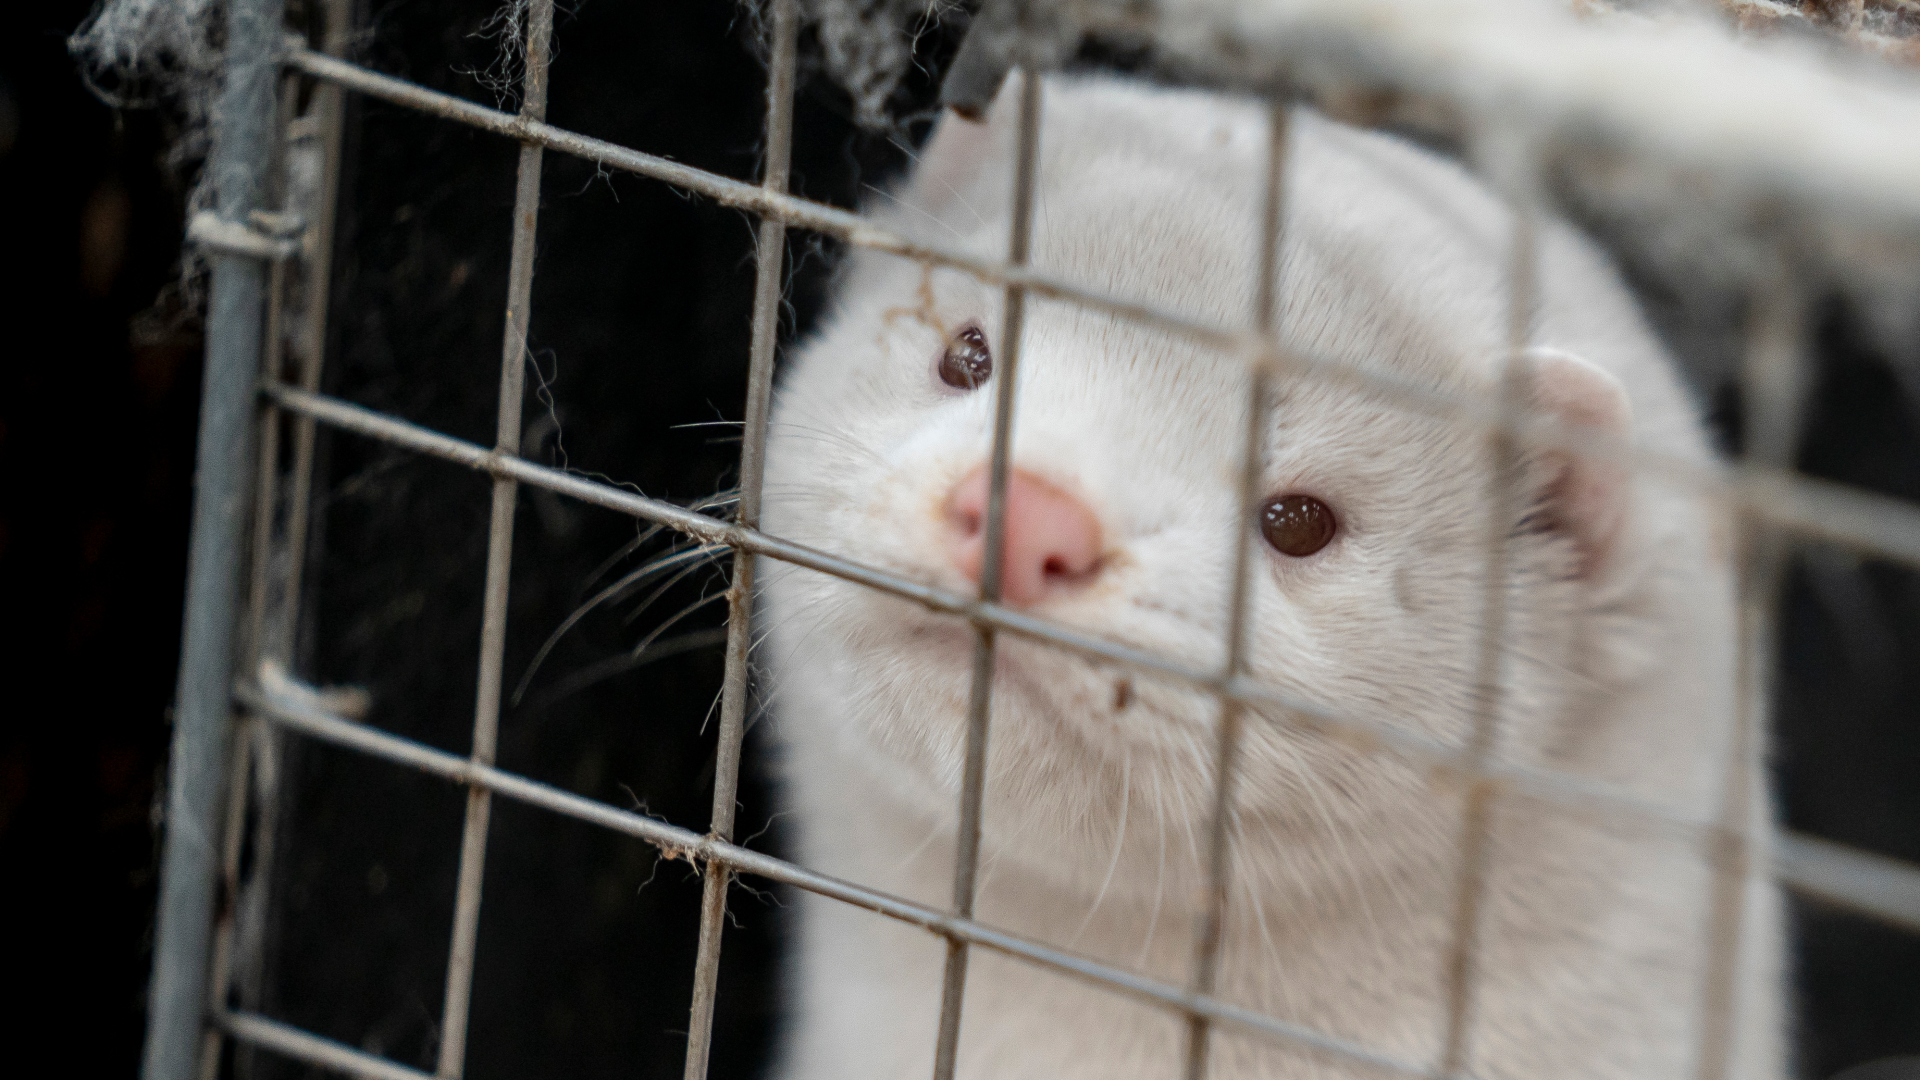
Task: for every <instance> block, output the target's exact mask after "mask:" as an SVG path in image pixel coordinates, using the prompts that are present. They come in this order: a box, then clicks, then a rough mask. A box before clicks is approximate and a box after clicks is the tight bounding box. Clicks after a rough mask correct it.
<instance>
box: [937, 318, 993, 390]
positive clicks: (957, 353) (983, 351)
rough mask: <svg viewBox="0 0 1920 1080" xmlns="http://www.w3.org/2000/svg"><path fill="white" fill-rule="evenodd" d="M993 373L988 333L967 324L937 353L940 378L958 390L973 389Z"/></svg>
mask: <svg viewBox="0 0 1920 1080" xmlns="http://www.w3.org/2000/svg"><path fill="white" fill-rule="evenodd" d="M992 375H993V353H992V352H991V351H990V350H989V349H988V348H987V335H985V334H983V333H981V332H980V328H979V327H977V326H969V327H966V328H965V329H963V330H961V331H960V332H959V333H957V334H955V335H953V337H952V338H950V339H948V341H947V351H946V352H945V353H943V354H942V355H941V357H940V381H941V382H943V383H946V384H947V385H948V386H951V387H954V388H956V389H959V390H972V389H973V388H975V387H977V386H979V385H980V384H981V383H983V382H986V381H987V379H988V378H989V377H991V376H992Z"/></svg>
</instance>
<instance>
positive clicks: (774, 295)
mask: <svg viewBox="0 0 1920 1080" xmlns="http://www.w3.org/2000/svg"><path fill="white" fill-rule="evenodd" d="M795 3H796V0H773V5H772V7H773V26H772V35H773V42H772V45H773V48H772V56H771V58H770V67H769V71H768V73H767V74H768V77H767V146H766V165H765V174H764V176H763V177H762V179H761V182H760V186H761V188H762V189H764V190H766V191H767V192H769V193H772V194H775V195H784V194H785V193H786V190H787V173H788V168H789V165H790V164H791V159H792V156H793V75H794V52H795V42H796V41H797V40H798V37H799V32H800V30H799V25H800V15H799V12H798V11H797V10H796V9H795ZM786 253H787V226H786V223H785V222H783V221H780V220H778V219H776V218H762V219H761V221H760V236H759V249H758V251H757V252H756V253H755V267H754V283H753V331H752V333H753V340H752V354H751V356H750V358H749V360H748V370H747V412H746V418H745V423H744V430H743V432H742V437H741V442H740V502H739V509H738V511H737V513H736V518H735V520H737V521H738V522H739V523H740V524H741V526H743V527H745V528H749V529H758V528H759V527H760V496H761V488H762V481H763V479H764V477H765V475H766V451H767V407H768V402H769V400H770V399H771V397H772V393H773V359H774V349H775V346H776V345H777V344H778V341H779V336H780V297H781V294H782V290H783V288H784V286H785V283H786V276H785V275H786ZM753 570H754V556H753V554H752V553H751V552H749V551H747V550H746V549H744V548H735V549H734V552H733V584H732V586H731V587H730V588H729V590H728V592H727V654H726V655H727V659H726V673H725V675H724V676H723V679H724V681H723V683H722V686H721V691H720V745H719V749H718V751H717V756H716V758H715V764H714V776H713V818H712V824H711V826H710V831H709V834H710V835H711V836H713V837H714V838H715V839H717V840H726V841H731V840H732V839H733V823H734V812H735V810H736V809H737V804H738V801H739V791H740V747H741V741H742V740H743V739H744V738H745V737H746V717H747V697H748V694H749V687H748V685H747V649H748V647H749V645H750V644H751V643H752V640H753V630H752V615H753ZM731 873H732V871H731V868H730V867H728V866H727V865H726V864H725V863H718V862H712V861H709V862H708V863H707V864H706V867H705V874H706V880H705V881H704V882H703V884H702V892H701V898H700V942H699V949H698V953H697V955H696V956H695V958H694V972H693V1006H692V1009H693V1016H692V1023H691V1025H690V1026H689V1028H688V1030H687V1061H686V1073H685V1076H686V1080H705V1077H706V1075H707V1055H708V1052H709V1050H710V1049H711V1047H712V1043H713V1005H714V998H715V996H716V994H717V993H718V991H719V985H720V936H721V933H722V932H723V931H724V929H725V925H724V924H725V920H726V914H727V883H728V881H729V880H730V878H731Z"/></svg>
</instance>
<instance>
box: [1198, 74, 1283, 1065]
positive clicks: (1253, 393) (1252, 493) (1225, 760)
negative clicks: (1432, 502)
mask: <svg viewBox="0 0 1920 1080" xmlns="http://www.w3.org/2000/svg"><path fill="white" fill-rule="evenodd" d="M1288 115H1289V114H1288V112H1287V107H1286V105H1285V103H1283V102H1274V103H1273V104H1272V105H1270V106H1269V113H1268V126H1267V175H1266V182H1265V184H1264V185H1263V191H1262V196H1261V205H1260V215H1261V217H1260V252H1259V257H1260V263H1259V267H1258V271H1257V278H1256V281H1257V284H1256V286H1255V289H1254V303H1253V324H1254V327H1255V329H1256V330H1258V331H1259V332H1260V334H1261V339H1260V351H1259V353H1258V354H1257V355H1256V356H1254V357H1253V363H1252V364H1251V365H1250V366H1249V371H1248V382H1247V431H1246V447H1245V452H1244V454H1243V456H1242V459H1241V466H1240V490H1239V492H1238V496H1237V505H1236V506H1235V507H1234V511H1235V513H1234V519H1233V526H1232V528H1233V533H1232V535H1233V570H1232V575H1231V583H1230V585H1229V588H1228V599H1227V636H1226V654H1227V655H1226V663H1225V665H1224V668H1223V671H1222V674H1223V676H1224V677H1225V679H1226V680H1227V682H1228V683H1229V684H1231V683H1232V682H1233V681H1234V680H1235V679H1238V678H1240V677H1241V676H1242V675H1244V674H1245V673H1246V668H1247V624H1248V623H1249V622H1250V621H1251V619H1252V609H1253V601H1252V597H1251V595H1250V594H1251V585H1250V582H1251V577H1252V554H1253V530H1254V522H1255V521H1257V520H1258V518H1259V506H1260V496H1261V492H1262V483H1263V476H1264V465H1263V462H1262V460H1261V457H1262V450H1263V449H1264V448H1265V445H1266V417H1267V396H1268V387H1269V385H1270V384H1271V383H1272V380H1273V374H1274V371H1273V369H1274V365H1275V363H1276V362H1277V358H1278V350H1279V342H1278V338H1277V331H1278V329H1279V326H1278V321H1279V320H1278V317H1277V312H1276V308H1275V300H1276V295H1277V286H1278V277H1279V274H1280V240H1281V220H1282V215H1283V213H1284V210H1285V199H1286V171H1287V124H1288ZM1244 717H1245V706H1244V705H1243V704H1242V703H1241V702H1239V701H1237V700H1234V699H1232V698H1228V697H1226V696H1224V695H1223V696H1222V697H1221V698H1220V727H1219V742H1218V746H1217V748H1216V751H1215V758H1214V797H1213V798H1214V801H1213V821H1212V824H1211V826H1210V828H1209V830H1208V834H1207V889H1206V900H1205V907H1204V909H1203V910H1202V912H1201V916H1200V921H1199V924H1198V925H1197V926H1196V928H1195V931H1196V932H1195V935H1194V957H1193V992H1194V993H1195V994H1196V995H1211V994H1212V993H1213V992H1214V990H1215V988H1216V986H1217V985H1218V983H1219V978H1220V942H1221V939H1222V938H1223V937H1224V936H1225V934H1226V919H1227V896H1228V891H1229V889H1230V887H1231V880H1230V876H1231V870H1232V859H1233V851H1232V845H1233V783H1234V778H1235V777H1234V773H1235V768H1236V766H1237V765H1238V763H1239V755H1240V734H1241V727H1242V721H1243V720H1244ZM1210 1045H1211V1024H1210V1022H1209V1021H1208V1019H1207V1018H1206V1017H1205V1016H1202V1015H1200V1014H1198V1013H1189V1014H1188V1016H1187V1066H1186V1076H1187V1080H1203V1078H1204V1077H1205V1076H1206V1075H1207V1059H1208V1052H1209V1049H1210Z"/></svg>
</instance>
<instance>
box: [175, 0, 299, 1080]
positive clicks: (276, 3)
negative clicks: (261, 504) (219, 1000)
mask: <svg viewBox="0 0 1920 1080" xmlns="http://www.w3.org/2000/svg"><path fill="white" fill-rule="evenodd" d="M281 17H282V16H281V3H280V0H234V2H233V3H232V4H230V5H229V6H228V8H227V24H226V29H227V46H228V47H227V61H226V87H225V89H224V91H223V94H222V99H221V110H222V111H221V116H222V131H221V138H220V142H219V145H218V146H217V147H216V149H215V151H214V156H213V158H212V160H211V161H209V163H208V165H207V169H208V172H209V174H210V176H211V177H212V180H213V183H214V188H215V192H216V197H217V199H218V205H219V209H218V214H219V217H220V220H221V221H222V222H224V223H226V224H227V225H230V226H234V227H238V228H244V227H245V223H246V221H247V217H248V214H249V213H251V212H252V211H253V210H255V209H256V208H258V207H259V205H260V202H261V199H262V197H263V195H264V181H265V178H266V172H267V169H268V166H269V162H270V158H271V155H272V147H273V143H272V140H273V138H274V132H273V126H274V123H273V122H274V114H275V107H276V106H275V94H274V83H275V81H276V79H277V78H278V76H279V65H278V64H277V63H276V61H275V54H276V50H277V47H278V44H279V35H280V23H281ZM212 260H213V284H212V291H211V295H210V298H209V309H208V312H207V354H206V373H205V376H204V379H203V383H202V390H201V398H200V432H199V439H198V444H197V447H196V451H195V456H194V461H195V476H194V499H193V526H192V539H191V546H190V548H189V553H188V561H187V603H186V617H185V624H186V625H185V628H184V636H183V640H182V644H181V652H180V676H179V688H178V691H177V694H178V696H177V705H176V708H175V711H174V730H173V739H172V747H171V750H170V753H169V757H168V777H167V804H166V806H167V809H166V821H167V831H166V838H165V840H164V846H163V849H162V852H161V869H160V875H161V890H160V900H159V906H158V910H157V912H156V914H155V924H156V925H155V932H154V949H153V976H152V989H151V991H150V997H149V1006H148V1019H147V1035H146V1046H145V1049H144V1052H143V1058H142V1065H141V1071H142V1075H143V1076H145V1077H146V1078H147V1080H189V1077H191V1076H193V1074H194V1072H195V1063H196V1059H197V1057H198V1054H199V1051H200V1049H201V1047H202V1038H201V1020H202V1017H203V1015H204V1013H205V1009H206V1007H207V990H208V964H209V959H210V950H211V945H212V940H211V939H212V935H213V924H214V891H215V881H216V878H217V875H218V874H219V872H220V866H219V861H220V846H219V843H218V840H217V838H218V837H220V836H221V835H222V830H221V823H220V815H221V811H222V809H223V806H224V804H225V801H226V791H225V788H226V785H227V779H228V776H227V774H228V770H229V768H230V764H229V757H228V755H229V753H230V744H231V741H232V728H233V718H232V702H231V700H230V696H229V693H228V689H227V688H228V686H229V685H230V684H231V680H232V678H233V669H234V654H235V648H236V645H237V641H236V637H237V634H238V631H239V620H238V615H239V611H238V607H239V601H240V563H241V559H242V557H243V553H244V551H245V548H246V526H247V503H248V494H249V489H250V486H251V485H250V484H249V483H248V476H249V475H250V473H251V470H252V468H253V457H254V435H255V431H254V426H255V423H256V419H255V410H256V409H257V408H258V407H259V399H258V398H257V397H256V395H255V393H254V387H255V385H256V381H257V379H258V377H259V368H260V355H261V337H262V334H261V331H262V322H263V315H264V306H265V294H266V285H267V266H266V263H265V261H263V260H262V259H261V258H259V257H258V256H250V255H245V254H240V253H237V252H232V251H216V252H214V253H213V256H212Z"/></svg>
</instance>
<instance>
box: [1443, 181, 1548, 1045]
mask: <svg viewBox="0 0 1920 1080" xmlns="http://www.w3.org/2000/svg"><path fill="white" fill-rule="evenodd" d="M1501 149H1509V148H1501ZM1496 152H1498V151H1496ZM1503 164H1504V165H1506V166H1507V168H1508V169H1509V170H1511V171H1512V172H1514V173H1517V174H1518V175H1516V176H1514V177H1513V178H1512V180H1513V183H1512V187H1513V188H1514V193H1515V195H1514V199H1513V206H1512V209H1511V211H1510V213H1511V217H1512V230H1513V231H1512V235H1511V236H1510V238H1509V239H1508V256H1507V258H1508V261H1507V353H1506V356H1505V357H1504V358H1503V361H1502V363H1501V365H1500V386H1499V399H1500V407H1501V410H1502V411H1503V412H1505V413H1507V414H1508V415H1509V416H1520V415H1522V414H1524V413H1525V411H1526V409H1527V399H1528V386H1529V382H1530V380H1529V372H1528V366H1527V360H1526V350H1527V346H1528V345H1529V344H1530V343H1531V341H1532V339H1533V321H1534V308H1535V304H1536V299H1535V297H1536V294H1537V289H1538V284H1537V281H1536V274H1537V272H1538V270H1537V267H1538V263H1539V251H1538V247H1539V237H1538V235H1537V230H1536V227H1535V220H1534V216H1535V213H1536V211H1535V208H1534V204H1533V198H1532V187H1533V185H1532V161H1531V160H1530V159H1527V158H1525V157H1522V158H1521V160H1520V161H1518V162H1514V161H1507V162H1503ZM1520 449H1521V448H1520V446H1519V445H1518V443H1517V441H1516V440H1515V439H1514V438H1513V437H1512V436H1511V435H1508V434H1506V433H1505V432H1504V431H1500V430H1496V431H1495V432H1494V433H1493V435H1492V436H1491V438H1489V439H1488V443H1487V458H1488V469H1487V476H1488V489H1487V523H1486V528H1487V535H1486V561H1485V563H1484V568H1483V569H1482V571H1481V573H1482V574H1483V575H1484V580H1483V581H1482V584H1481V588H1482V593H1481V616H1480V649H1479V653H1480V657H1479V669H1478V671H1477V672H1476V677H1475V680H1474V703H1473V728H1472V730H1471V731H1470V732H1469V733H1468V737H1467V754H1468V758H1469V761H1470V763H1471V766H1470V767H1471V769H1472V778H1471V779H1469V780H1468V782H1467V785H1466V789H1465V791H1464V792H1463V795H1462V799H1461V814H1460V842H1459V844H1458V846H1457V847H1456V850H1457V851H1459V853H1460V869H1459V874H1458V877H1457V879H1456V883H1455V897H1454V919H1453V941H1452V945H1451V947H1450V948H1449V949H1448V951H1447V964H1446V971H1445V972H1444V978H1445V987H1446V998H1447V1001H1446V1012H1445V1017H1446V1026H1445V1028H1444V1030H1443V1032H1442V1036H1443V1040H1444V1041H1443V1042H1442V1045H1441V1052H1440V1071H1441V1072H1442V1073H1443V1074H1445V1075H1447V1076H1463V1075H1467V1073H1468V1055H1469V1053H1470V1050H1471V1048H1470V1046H1469V1045H1468V1040H1469V1037H1470V1035H1471V1032H1472V1022H1473V1005H1474V988H1475V983H1476V978H1475V976H1476V971H1475V968H1476V967H1477V966H1478V960H1479V953H1480V934H1481V929H1482V924H1483V923H1484V921H1485V916H1484V913H1483V911H1482V907H1483V901H1484V900H1485V897H1486V885H1487V873H1488V870H1489V866H1488V863H1489V861H1490V859H1491V851H1490V847H1491V845H1492V836H1491V835H1490V833H1491V829H1492V825H1493V802H1494V796H1495V795H1496V794H1497V793H1498V788H1497V786H1496V785H1495V784H1494V783H1492V782H1491V781H1490V780H1487V779H1485V773H1486V767H1487V763H1488V762H1490V761H1492V760H1493V759H1494V757H1495V751H1496V749H1497V747H1498V741H1499V735H1500V730H1499V720H1500V707H1501V700H1502V693H1501V678H1502V676H1503V675H1504V673H1505V664H1504V662H1503V661H1504V660H1505V658H1506V654H1507V648H1506V632H1507V563H1508V554H1509V549H1508V543H1509V537H1510V535H1511V534H1512V532H1513V521H1514V519H1515V517H1516V516H1517V515H1516V510H1517V509H1518V507H1519V500H1520V491H1519V486H1520V485H1519V480H1520Z"/></svg>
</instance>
